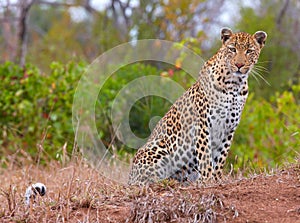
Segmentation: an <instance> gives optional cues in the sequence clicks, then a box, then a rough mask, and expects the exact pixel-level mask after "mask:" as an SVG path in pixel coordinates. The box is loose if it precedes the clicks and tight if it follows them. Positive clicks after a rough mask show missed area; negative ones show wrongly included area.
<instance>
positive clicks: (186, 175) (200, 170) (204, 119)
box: [128, 28, 267, 185]
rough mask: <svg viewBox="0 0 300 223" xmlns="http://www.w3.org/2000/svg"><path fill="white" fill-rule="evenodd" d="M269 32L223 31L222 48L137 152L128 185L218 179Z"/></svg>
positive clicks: (205, 65) (204, 66) (207, 63)
mask: <svg viewBox="0 0 300 223" xmlns="http://www.w3.org/2000/svg"><path fill="white" fill-rule="evenodd" d="M266 38H267V34H266V33H265V32H263V31H258V32H256V33H255V34H253V35H250V34H248V33H244V32H239V33H232V31H231V30H230V29H228V28H224V29H222V31H221V40H222V47H221V48H220V49H219V51H218V52H217V53H216V54H215V55H214V56H213V57H212V58H211V59H210V60H208V61H207V62H206V63H205V64H204V65H203V67H202V69H201V70H200V75H199V78H198V80H197V81H196V83H195V84H194V85H192V86H191V87H190V88H189V89H188V90H187V91H186V92H185V93H184V94H183V95H182V96H181V97H180V98H179V99H178V100H177V101H176V102H175V103H174V104H173V105H172V106H171V108H170V110H169V111H168V112H167V113H166V115H165V116H164V117H163V118H162V119H161V120H160V121H159V122H158V124H157V126H156V127H155V128H154V130H153V132H152V134H151V136H150V137H149V139H148V141H147V143H146V144H145V145H144V146H142V147H141V148H140V149H139V150H138V151H137V153H136V155H135V157H134V159H133V164H132V168H131V172H130V175H129V182H128V183H129V184H138V185H144V184H148V183H152V182H156V181H158V180H161V179H176V180H178V181H180V182H190V181H196V180H200V182H206V181H208V180H210V179H216V180H219V179H221V178H222V169H223V167H224V164H225V161H226V158H227V156H228V152H229V148H230V145H231V142H232V139H233V135H234V132H235V129H236V127H237V125H238V124H239V121H240V117H241V114H242V110H243V108H244V105H245V102H246V99H247V96H248V83H247V79H248V74H249V72H250V71H251V69H252V68H253V66H254V65H255V63H257V60H258V58H259V54H260V51H261V49H262V48H263V46H264V44H265V40H266Z"/></svg>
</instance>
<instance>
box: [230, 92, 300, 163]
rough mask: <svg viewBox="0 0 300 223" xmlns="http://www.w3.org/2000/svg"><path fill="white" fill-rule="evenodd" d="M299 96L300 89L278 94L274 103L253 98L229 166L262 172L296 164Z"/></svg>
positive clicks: (242, 123)
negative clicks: (291, 163)
mask: <svg viewBox="0 0 300 223" xmlns="http://www.w3.org/2000/svg"><path fill="white" fill-rule="evenodd" d="M299 93H300V86H293V88H292V90H291V91H284V92H283V93H276V94H275V96H274V97H272V99H271V101H270V102H269V101H266V100H265V99H262V98H260V99H254V97H253V96H254V95H253V94H252V95H250V97H249V98H248V101H247V103H246V106H245V109H244V112H243V115H242V119H241V123H240V125H239V127H238V129H237V131H236V134H235V138H234V140H233V145H232V147H231V155H230V162H229V163H234V162H237V163H236V167H237V168H240V167H245V166H249V165H251V166H252V167H253V168H255V169H256V168H258V169H259V168H262V167H266V166H270V167H275V166H276V165H281V164H284V163H288V162H292V161H293V159H294V158H295V157H296V156H298V155H299V152H300V149H299V148H300V112H299V110H300V105H299V103H297V101H298V102H299V99H300V98H299V96H300V94H299ZM236 158H237V160H236Z"/></svg>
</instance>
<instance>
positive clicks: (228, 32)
mask: <svg viewBox="0 0 300 223" xmlns="http://www.w3.org/2000/svg"><path fill="white" fill-rule="evenodd" d="M231 35H232V31H231V29H229V28H223V29H222V30H221V40H222V43H223V44H225V42H226V41H227V40H228V39H229V38H230V36H231Z"/></svg>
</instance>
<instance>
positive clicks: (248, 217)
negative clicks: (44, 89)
mask: <svg viewBox="0 0 300 223" xmlns="http://www.w3.org/2000/svg"><path fill="white" fill-rule="evenodd" d="M0 182H1V185H0V222H101V223H102V222H291V223H297V222H300V164H299V162H298V163H296V164H294V165H291V166H289V167H287V168H284V169H281V170H277V171H276V172H275V173H272V174H266V173H262V174H257V175H255V174H253V176H251V177H250V178H243V177H239V179H237V177H235V178H233V177H228V179H227V180H226V182H223V183H222V184H219V185H210V186H200V185H191V186H188V187H183V186H180V185H178V184H177V183H175V182H167V181H166V182H161V183H159V184H157V185H153V186H151V187H145V188H138V187H128V186H126V185H122V184H120V183H115V182H111V181H109V180H107V179H106V178H104V177H101V176H100V175H99V173H98V172H97V171H95V170H93V169H92V168H90V167H88V166H86V165H83V164H79V163H76V164H74V163H71V164H69V165H67V166H66V167H61V166H60V165H59V164H57V163H52V164H50V165H49V166H48V167H47V168H45V167H44V168H39V167H38V166H31V165H29V166H26V167H22V168H8V169H0ZM35 182H42V183H44V184H45V185H46V186H47V194H46V195H45V196H44V197H37V200H36V203H35V204H34V205H33V206H32V207H31V208H29V207H27V206H26V205H25V204H24V193H25V190H26V188H27V187H28V186H29V185H30V184H31V183H35Z"/></svg>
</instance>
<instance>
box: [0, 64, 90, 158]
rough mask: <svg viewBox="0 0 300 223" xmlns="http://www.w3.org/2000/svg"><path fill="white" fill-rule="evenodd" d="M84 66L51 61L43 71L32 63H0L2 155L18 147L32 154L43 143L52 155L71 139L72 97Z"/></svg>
mask: <svg viewBox="0 0 300 223" xmlns="http://www.w3.org/2000/svg"><path fill="white" fill-rule="evenodd" d="M84 69H85V66H84V65H83V64H78V65H75V64H73V63H69V64H67V65H62V64H59V63H52V64H51V73H50V74H45V73H41V72H40V71H39V70H38V69H37V68H36V67H33V66H31V65H27V66H26V67H25V68H20V67H18V66H17V65H14V64H12V63H6V64H3V65H1V66H0V80H1V82H0V89H2V90H1V97H0V108H1V110H0V129H1V135H0V145H1V147H2V148H3V149H2V150H1V152H0V153H2V154H1V155H7V154H11V153H13V152H15V151H17V150H19V149H22V150H24V151H26V152H28V153H29V154H31V155H34V154H35V153H36V151H37V144H38V143H43V147H44V149H45V153H46V154H48V155H49V156H50V157H55V155H56V153H57V152H58V150H59V149H60V148H61V147H62V145H63V144H64V143H65V142H72V141H73V139H74V134H73V129H72V123H71V117H72V116H71V115H72V99H73V95H74V92H75V89H76V84H77V81H78V80H79V78H80V77H81V74H82V72H83V71H84ZM43 139H45V140H43ZM71 146H72V143H71V145H69V147H71Z"/></svg>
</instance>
